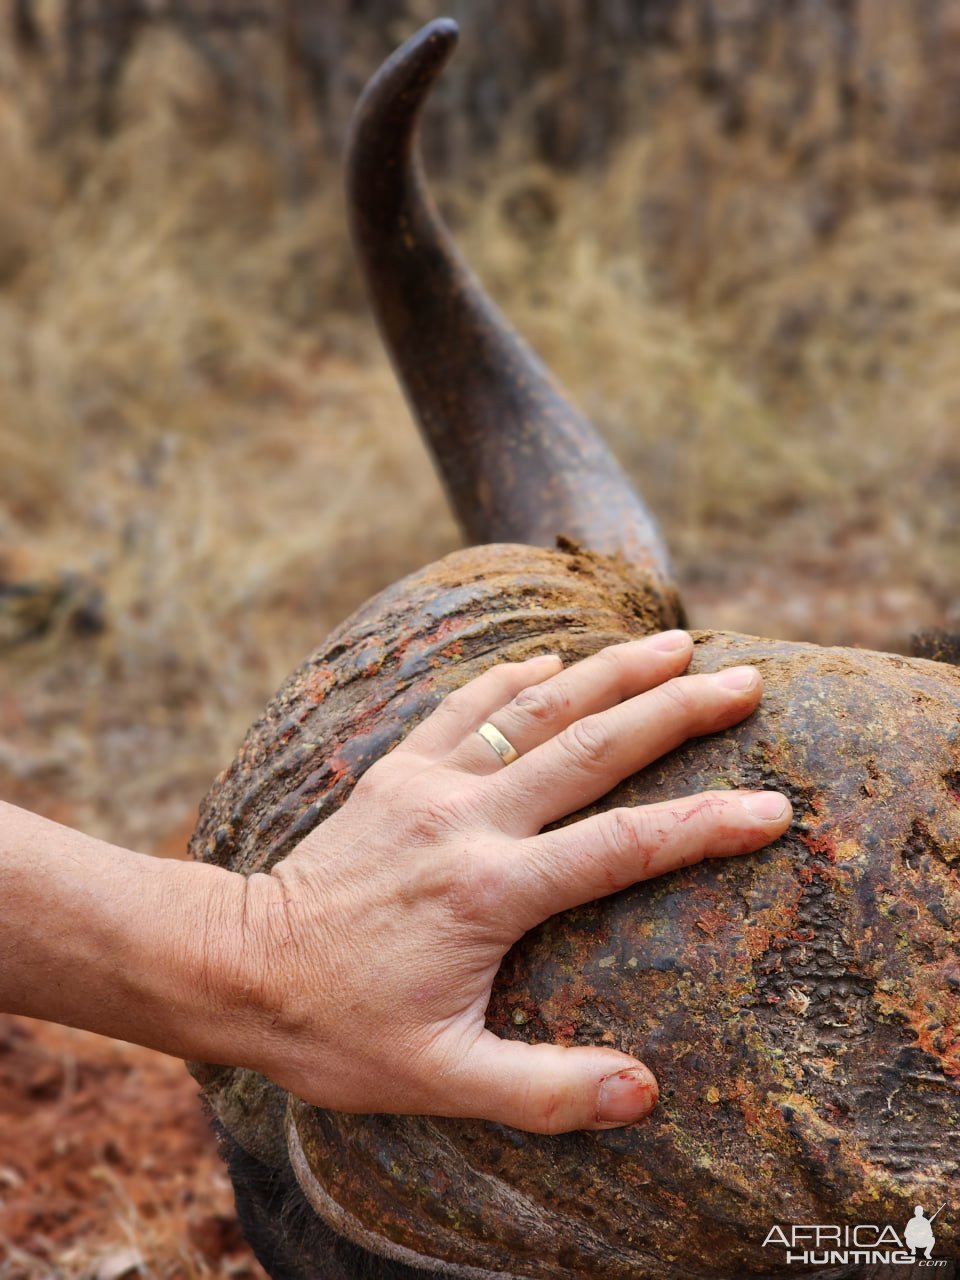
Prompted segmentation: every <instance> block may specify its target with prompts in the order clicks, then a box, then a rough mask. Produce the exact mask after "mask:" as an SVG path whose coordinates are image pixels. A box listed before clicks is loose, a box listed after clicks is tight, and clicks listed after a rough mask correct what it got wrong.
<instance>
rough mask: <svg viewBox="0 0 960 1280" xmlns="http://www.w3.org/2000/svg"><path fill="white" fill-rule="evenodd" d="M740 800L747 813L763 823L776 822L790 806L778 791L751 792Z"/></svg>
mask: <svg viewBox="0 0 960 1280" xmlns="http://www.w3.org/2000/svg"><path fill="white" fill-rule="evenodd" d="M740 798H741V800H742V801H743V807H744V808H745V809H746V811H747V813H751V814H753V816H754V817H755V818H761V819H762V820H763V821H764V822H776V821H777V819H778V818H782V817H783V815H784V814H785V813H786V812H787V809H788V808H789V806H790V802H789V800H787V798H786V796H782V795H781V794H780V793H779V791H751V792H749V793H748V794H747V795H745V796H741V797H740Z"/></svg>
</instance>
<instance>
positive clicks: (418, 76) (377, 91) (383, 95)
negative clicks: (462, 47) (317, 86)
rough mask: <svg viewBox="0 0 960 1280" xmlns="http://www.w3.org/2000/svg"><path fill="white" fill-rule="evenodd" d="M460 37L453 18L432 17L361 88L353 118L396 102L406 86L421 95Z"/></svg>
mask: <svg viewBox="0 0 960 1280" xmlns="http://www.w3.org/2000/svg"><path fill="white" fill-rule="evenodd" d="M459 39H460V28H459V26H458V25H457V23H456V22H455V21H454V20H453V18H435V19H434V20H433V22H428V23H427V25H426V26H425V27H421V28H420V30H419V31H417V32H416V33H415V34H414V35H412V36H411V37H410V39H409V40H406V41H404V43H403V44H402V45H401V46H400V48H399V49H396V50H395V51H394V52H393V53H392V54H391V55H390V57H389V58H388V59H387V60H386V62H385V63H384V64H383V66H381V68H380V69H379V71H377V72H376V74H375V75H374V76H373V78H372V79H371V80H370V82H369V84H368V85H367V87H366V88H365V89H364V91H363V93H362V95H361V97H360V101H359V102H358V103H357V112H356V114H357V118H358V119H362V117H364V116H365V115H367V114H368V113H369V112H371V111H373V112H376V111H377V110H378V108H379V109H383V108H385V107H387V106H389V105H391V104H396V102H397V100H398V99H400V98H401V97H402V96H403V95H405V94H406V93H407V92H409V91H410V90H414V91H415V92H414V98H415V100H419V99H421V98H423V97H424V96H425V95H426V93H427V90H428V89H429V88H430V86H431V85H432V84H433V82H434V80H436V78H437V76H438V75H439V74H440V72H441V71H442V70H443V67H444V65H445V64H446V62H447V60H448V58H449V57H450V55H451V54H452V53H453V50H454V49H455V48H456V45H457V41H458V40H459Z"/></svg>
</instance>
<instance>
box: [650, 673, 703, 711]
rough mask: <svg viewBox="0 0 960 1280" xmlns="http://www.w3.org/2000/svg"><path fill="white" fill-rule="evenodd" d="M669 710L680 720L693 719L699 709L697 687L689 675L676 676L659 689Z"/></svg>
mask: <svg viewBox="0 0 960 1280" xmlns="http://www.w3.org/2000/svg"><path fill="white" fill-rule="evenodd" d="M657 692H658V693H659V695H660V697H661V699H662V700H663V701H664V702H665V703H666V704H667V712H668V714H670V715H673V716H676V717H677V718H678V719H680V720H685V721H687V720H692V719H693V718H694V717H695V716H696V714H697V711H698V702H697V696H696V688H695V687H694V686H693V684H692V681H691V679H690V677H689V676H675V677H674V678H673V679H672V680H668V681H667V682H666V684H662V685H661V686H660V688H659V689H658V690H657Z"/></svg>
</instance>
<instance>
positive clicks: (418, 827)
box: [402, 778, 475, 844]
mask: <svg viewBox="0 0 960 1280" xmlns="http://www.w3.org/2000/svg"><path fill="white" fill-rule="evenodd" d="M436 786H437V780H436V778H434V780H433V788H432V790H426V788H425V787H424V788H420V789H418V792H417V793H416V794H414V795H413V796H412V797H411V798H410V799H409V801H408V806H407V811H406V815H405V818H404V820H403V824H402V825H403V831H404V835H405V836H406V837H407V838H408V839H409V840H410V841H411V842H413V843H415V844H434V843H436V841H438V840H442V839H443V838H445V837H446V836H449V835H450V834H451V833H452V832H462V831H464V830H465V829H467V828H469V826H470V825H471V822H473V821H475V819H474V817H473V797H472V795H470V794H469V793H468V792H466V791H465V790H455V789H453V788H447V789H445V790H444V791H443V792H442V793H438V792H437V790H436Z"/></svg>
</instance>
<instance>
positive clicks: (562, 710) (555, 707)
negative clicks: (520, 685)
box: [511, 681, 570, 725]
mask: <svg viewBox="0 0 960 1280" xmlns="http://www.w3.org/2000/svg"><path fill="white" fill-rule="evenodd" d="M511 706H512V708H513V709H514V710H516V711H518V712H520V713H521V714H522V715H523V716H525V717H526V718H527V719H529V720H533V721H534V722H535V723H537V724H547V725H550V724H556V723H557V721H559V720H561V719H563V718H564V716H565V715H566V716H568V715H569V711H570V698H569V696H568V695H567V694H566V693H564V691H563V689H562V688H561V686H560V685H559V684H554V683H553V682H551V681H547V682H546V683H544V684H534V685H531V686H530V687H529V688H527V689H521V690H520V692H519V693H518V694H517V696H516V697H515V698H514V700H513V702H512V704H511Z"/></svg>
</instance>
